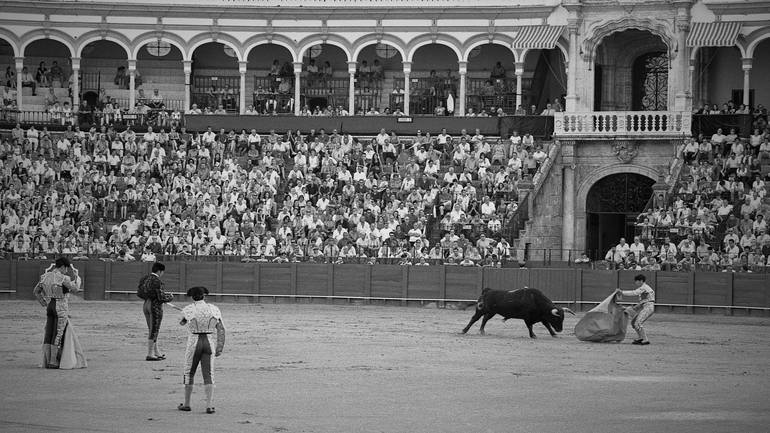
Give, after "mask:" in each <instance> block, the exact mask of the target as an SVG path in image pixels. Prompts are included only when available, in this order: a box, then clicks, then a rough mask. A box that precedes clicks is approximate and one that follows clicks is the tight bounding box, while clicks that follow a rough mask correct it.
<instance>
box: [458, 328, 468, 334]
mask: <svg viewBox="0 0 770 433" xmlns="http://www.w3.org/2000/svg"><path fill="white" fill-rule="evenodd" d="M460 332H461V333H462V334H467V333H468V329H467V328H466V329H463V330H462V331H460Z"/></svg>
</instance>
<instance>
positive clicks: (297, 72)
mask: <svg viewBox="0 0 770 433" xmlns="http://www.w3.org/2000/svg"><path fill="white" fill-rule="evenodd" d="M301 75H302V62H294V115H295V116H299V110H300V108H302V107H300V105H302V104H301V102H300V78H301Z"/></svg>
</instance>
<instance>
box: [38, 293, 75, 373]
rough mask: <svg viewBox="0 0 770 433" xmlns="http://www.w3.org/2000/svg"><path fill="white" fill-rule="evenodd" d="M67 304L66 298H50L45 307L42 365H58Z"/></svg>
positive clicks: (67, 309) (51, 366)
mask: <svg viewBox="0 0 770 433" xmlns="http://www.w3.org/2000/svg"><path fill="white" fill-rule="evenodd" d="M68 313H69V304H68V302H67V299H51V300H50V301H49V302H48V308H47V309H46V321H45V336H44V337H43V364H44V365H43V367H49V368H56V367H58V366H59V356H60V355H59V348H60V347H61V346H62V340H63V336H64V330H65V328H66V327H67V314H68Z"/></svg>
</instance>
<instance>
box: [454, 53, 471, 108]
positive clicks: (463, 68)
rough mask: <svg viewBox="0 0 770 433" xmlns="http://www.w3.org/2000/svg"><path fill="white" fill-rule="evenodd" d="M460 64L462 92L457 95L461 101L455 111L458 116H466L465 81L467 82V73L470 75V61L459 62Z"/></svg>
mask: <svg viewBox="0 0 770 433" xmlns="http://www.w3.org/2000/svg"><path fill="white" fill-rule="evenodd" d="M458 63H459V64H460V92H459V93H460V94H459V95H456V96H457V98H458V99H459V101H458V102H459V103H458V104H457V110H456V111H455V115H457V116H465V94H466V89H465V82H466V75H468V62H458Z"/></svg>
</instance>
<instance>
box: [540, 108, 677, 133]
mask: <svg viewBox="0 0 770 433" xmlns="http://www.w3.org/2000/svg"><path fill="white" fill-rule="evenodd" d="M691 122H692V120H691V115H690V113H688V112H679V111H595V112H585V113H556V115H555V116H554V135H555V136H559V135H568V136H681V135H683V134H684V135H690V132H691V131H690V126H691Z"/></svg>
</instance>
